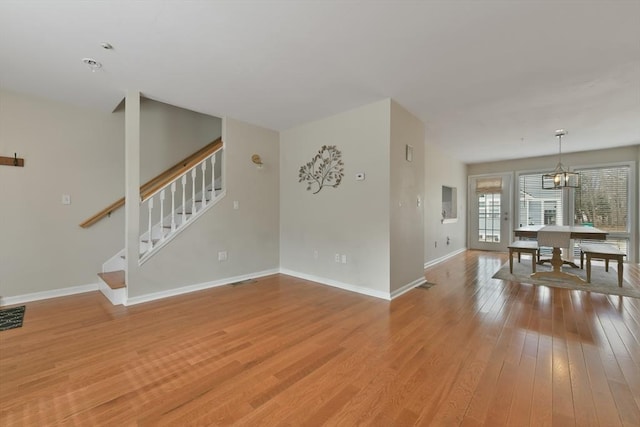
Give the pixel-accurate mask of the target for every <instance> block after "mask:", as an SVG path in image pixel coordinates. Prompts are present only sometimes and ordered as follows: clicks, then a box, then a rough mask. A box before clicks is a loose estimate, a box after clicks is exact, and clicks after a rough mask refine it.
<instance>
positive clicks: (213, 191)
mask: <svg viewBox="0 0 640 427" xmlns="http://www.w3.org/2000/svg"><path fill="white" fill-rule="evenodd" d="M215 198H216V153H213V154H212V155H211V200H213V199H215Z"/></svg>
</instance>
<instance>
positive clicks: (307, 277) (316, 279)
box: [280, 268, 391, 301]
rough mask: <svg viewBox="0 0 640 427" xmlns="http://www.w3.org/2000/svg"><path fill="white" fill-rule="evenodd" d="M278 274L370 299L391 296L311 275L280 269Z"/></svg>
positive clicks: (389, 297) (387, 293)
mask: <svg viewBox="0 0 640 427" xmlns="http://www.w3.org/2000/svg"><path fill="white" fill-rule="evenodd" d="M280 273H281V274H286V275H287V276H293V277H297V278H299V279H304V280H309V281H312V282H317V283H320V284H322V285H328V286H333V287H334V288H340V289H344V290H345V291H351V292H357V293H359V294H363V295H368V296H370V297H376V298H381V299H385V300H387V301H389V300H391V295H390V294H389V292H383V291H376V290H375V289H370V288H365V287H362V286H356V285H351V284H348V283H343V282H338V281H337V280H333V279H327V278H324V277H319V276H314V275H312V274H306V273H300V272H298V271H293V270H288V269H286V268H281V269H280Z"/></svg>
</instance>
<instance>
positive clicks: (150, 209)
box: [147, 197, 153, 252]
mask: <svg viewBox="0 0 640 427" xmlns="http://www.w3.org/2000/svg"><path fill="white" fill-rule="evenodd" d="M152 211H153V197H152V198H150V199H149V236H148V237H147V238H148V240H149V243H148V247H147V252H151V249H153V239H152V238H151V227H152V222H151V221H152V220H151V212H152Z"/></svg>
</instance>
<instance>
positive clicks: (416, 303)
mask: <svg viewBox="0 0 640 427" xmlns="http://www.w3.org/2000/svg"><path fill="white" fill-rule="evenodd" d="M504 262H506V255H504V254H494V253H487V252H476V251H468V252H466V253H464V254H461V255H458V256H456V257H454V258H452V259H451V260H449V261H447V262H445V263H442V264H440V265H438V266H436V267H434V268H431V269H429V270H427V272H426V276H427V278H428V280H430V281H433V282H435V283H436V284H437V285H436V286H434V287H432V288H431V289H429V290H425V289H421V288H417V289H414V290H412V291H410V292H408V293H406V294H405V295H403V296H401V297H399V298H397V299H396V300H394V301H392V302H387V301H383V300H379V299H375V298H371V297H366V296H362V295H358V294H354V293H350V292H346V291H342V290H338V289H334V288H330V287H326V286H322V285H318V284H314V283H312V282H307V281H304V280H300V279H296V278H293V277H289V276H283V275H275V276H271V277H268V278H263V279H259V280H258V281H257V282H255V283H251V284H245V285H240V286H235V287H233V286H224V287H220V288H215V289H211V290H207V291H202V292H197V293H193V294H189V295H183V296H179V297H174V298H170V299H166V300H162V301H158V302H152V303H147V304H141V305H137V306H132V307H114V306H112V305H111V304H110V303H109V302H108V301H107V300H106V299H104V297H102V296H101V294H99V293H97V292H91V293H86V294H82V295H77V296H71V297H63V298H57V299H51V300H47V301H40V302H34V303H28V304H27V310H26V316H25V323H24V326H23V327H22V328H19V329H14V330H9V331H3V332H0V425H2V426H12V425H29V426H44V425H61V424H63V425H78V426H97V425H108V426H122V425H218V424H225V425H246V426H272V425H283V426H285V425H290V426H302V425H341V426H351V425H376V426H410V425H430V426H458V425H461V426H480V425H485V426H500V425H509V426H545V425H553V426H563V427H564V426H574V425H575V426H590V425H601V426H639V425H640V300H638V299H633V298H626V297H613V296H606V295H601V294H588V293H585V292H581V291H569V290H562V289H554V288H547V287H536V286H532V285H522V284H518V283H511V282H504V281H501V280H495V279H491V276H492V275H493V273H494V272H495V271H496V270H497V269H498V268H499V267H500V265H501V264H503V263H504ZM625 267H626V270H625V277H626V278H627V280H629V281H632V282H633V283H640V267H639V266H638V265H637V264H636V265H633V264H626V266H625ZM612 274H615V273H612Z"/></svg>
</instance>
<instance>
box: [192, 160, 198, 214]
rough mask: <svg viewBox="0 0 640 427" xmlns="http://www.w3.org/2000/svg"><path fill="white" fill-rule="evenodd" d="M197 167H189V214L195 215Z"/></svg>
mask: <svg viewBox="0 0 640 427" xmlns="http://www.w3.org/2000/svg"><path fill="white" fill-rule="evenodd" d="M197 172H198V168H193V169H191V215H192V218H193V217H194V216H195V215H196V173H197Z"/></svg>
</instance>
